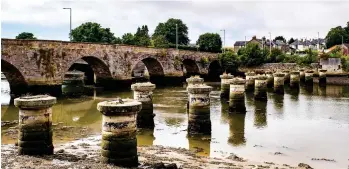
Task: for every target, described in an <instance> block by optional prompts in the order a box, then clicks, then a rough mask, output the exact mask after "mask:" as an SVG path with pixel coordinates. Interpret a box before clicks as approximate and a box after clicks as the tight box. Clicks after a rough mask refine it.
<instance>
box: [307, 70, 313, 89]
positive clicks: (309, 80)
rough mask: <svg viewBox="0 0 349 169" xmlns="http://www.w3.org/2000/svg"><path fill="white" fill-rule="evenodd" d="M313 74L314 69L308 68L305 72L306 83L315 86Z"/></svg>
mask: <svg viewBox="0 0 349 169" xmlns="http://www.w3.org/2000/svg"><path fill="white" fill-rule="evenodd" d="M313 76H314V71H312V70H307V71H306V72H305V84H306V85H307V86H313Z"/></svg>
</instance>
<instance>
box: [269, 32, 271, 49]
mask: <svg viewBox="0 0 349 169" xmlns="http://www.w3.org/2000/svg"><path fill="white" fill-rule="evenodd" d="M269 53H271V33H270V32H269Z"/></svg>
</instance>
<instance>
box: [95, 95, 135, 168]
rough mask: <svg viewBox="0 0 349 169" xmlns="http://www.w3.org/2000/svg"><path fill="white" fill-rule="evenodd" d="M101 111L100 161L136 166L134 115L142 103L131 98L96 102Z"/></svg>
mask: <svg viewBox="0 0 349 169" xmlns="http://www.w3.org/2000/svg"><path fill="white" fill-rule="evenodd" d="M97 109H98V111H100V112H101V113H102V143H101V148H102V151H101V153H102V160H101V161H102V162H104V163H111V164H115V165H117V166H124V167H136V166H138V156H137V138H136V134H137V133H136V131H137V127H136V116H137V113H138V112H139V111H140V110H141V109H142V103H141V102H138V101H135V100H132V99H120V98H117V99H115V100H110V101H103V102H100V103H98V104H97Z"/></svg>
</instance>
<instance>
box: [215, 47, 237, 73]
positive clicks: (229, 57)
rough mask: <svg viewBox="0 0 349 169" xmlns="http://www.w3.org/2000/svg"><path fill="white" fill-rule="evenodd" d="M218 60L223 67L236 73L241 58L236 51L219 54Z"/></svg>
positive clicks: (229, 71)
mask: <svg viewBox="0 0 349 169" xmlns="http://www.w3.org/2000/svg"><path fill="white" fill-rule="evenodd" d="M218 60H219V64H220V65H221V66H222V69H223V70H224V71H226V72H227V73H235V72H236V71H237V70H238V67H239V58H238V56H237V55H236V54H235V53H234V52H231V51H228V52H225V53H221V54H219V56H218Z"/></svg>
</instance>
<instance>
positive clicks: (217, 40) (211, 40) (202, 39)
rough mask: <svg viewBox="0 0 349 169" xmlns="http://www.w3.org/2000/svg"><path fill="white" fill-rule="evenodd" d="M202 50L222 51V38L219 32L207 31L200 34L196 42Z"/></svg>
mask: <svg viewBox="0 0 349 169" xmlns="http://www.w3.org/2000/svg"><path fill="white" fill-rule="evenodd" d="M196 44H197V45H199V49H200V50H201V51H208V52H220V51H221V49H222V39H221V36H220V35H219V34H217V33H205V34H202V35H200V36H199V39H198V40H197V42H196Z"/></svg>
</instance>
